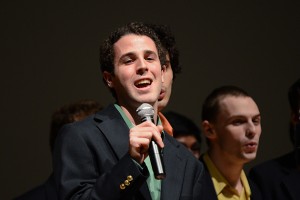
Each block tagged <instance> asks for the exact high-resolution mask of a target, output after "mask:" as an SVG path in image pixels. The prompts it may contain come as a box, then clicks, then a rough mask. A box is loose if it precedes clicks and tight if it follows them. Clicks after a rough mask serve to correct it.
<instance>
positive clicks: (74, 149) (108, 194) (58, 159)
mask: <svg viewBox="0 0 300 200" xmlns="http://www.w3.org/2000/svg"><path fill="white" fill-rule="evenodd" d="M74 126H75V125H73V124H71V125H67V126H65V127H63V129H62V130H61V131H60V134H59V137H58V138H57V140H56V143H55V148H54V153H53V166H54V167H53V168H54V176H55V180H56V187H57V190H58V193H59V197H60V199H99V200H110V199H132V198H133V196H135V194H136V193H137V190H138V189H139V188H140V186H141V185H142V184H143V183H145V181H146V179H147V177H148V176H149V172H148V169H147V167H146V166H143V169H140V168H139V167H138V166H137V165H136V164H135V163H134V161H133V160H132V159H131V157H130V156H129V154H128V153H125V154H124V156H123V157H122V158H120V159H119V160H118V159H115V158H114V159H112V158H109V156H108V155H110V152H111V151H112V150H111V147H110V146H109V145H108V144H107V143H105V142H102V143H101V142H100V143H99V144H98V143H97V145H100V146H101V148H102V152H99V149H97V148H96V143H95V141H91V138H89V137H86V136H85V134H82V133H83V132H86V131H87V130H84V129H83V128H80V127H74ZM98 134H99V133H98ZM99 141H101V140H99ZM99 141H97V142H99ZM96 149H97V150H96ZM110 157H111V156H110ZM112 160H113V161H112Z"/></svg>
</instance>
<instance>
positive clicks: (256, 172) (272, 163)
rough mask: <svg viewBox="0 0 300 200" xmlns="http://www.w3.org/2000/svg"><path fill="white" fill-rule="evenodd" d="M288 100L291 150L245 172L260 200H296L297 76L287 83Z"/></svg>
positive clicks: (299, 192) (299, 186) (299, 151)
mask: <svg viewBox="0 0 300 200" xmlns="http://www.w3.org/2000/svg"><path fill="white" fill-rule="evenodd" d="M288 100H289V106H290V122H289V123H290V139H291V142H292V144H293V147H294V148H293V150H292V151H291V152H289V153H287V154H284V155H282V156H279V157H277V158H274V159H272V160H269V161H266V162H264V163H262V164H259V165H257V166H255V167H253V168H252V169H251V170H250V172H249V177H250V178H251V179H252V180H253V181H254V182H255V183H256V184H257V185H258V187H259V189H260V190H261V193H262V196H263V199H264V200H282V199H284V200H298V199H300V156H299V155H300V79H298V80H297V81H295V82H294V83H293V84H292V85H291V86H290V88H289V90H288Z"/></svg>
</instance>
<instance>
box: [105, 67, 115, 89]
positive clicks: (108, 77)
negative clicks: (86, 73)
mask: <svg viewBox="0 0 300 200" xmlns="http://www.w3.org/2000/svg"><path fill="white" fill-rule="evenodd" d="M103 79H104V80H105V82H106V84H107V86H108V87H110V88H113V87H114V85H113V75H112V74H111V73H109V72H107V71H104V72H103Z"/></svg>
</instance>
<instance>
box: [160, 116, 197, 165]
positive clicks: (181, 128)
mask: <svg viewBox="0 0 300 200" xmlns="http://www.w3.org/2000/svg"><path fill="white" fill-rule="evenodd" d="M164 116H165V117H166V118H167V119H168V121H169V122H170V124H171V126H172V128H173V137H174V138H175V139H176V140H177V141H179V142H180V143H181V144H183V145H184V146H185V147H186V148H187V149H188V150H189V151H190V152H191V153H192V154H193V155H194V156H195V158H197V159H199V158H200V155H201V131H200V129H199V128H198V126H197V125H196V124H195V123H194V122H193V121H192V120H191V119H190V118H188V117H186V116H184V115H182V114H179V113H177V112H174V111H168V112H164Z"/></svg>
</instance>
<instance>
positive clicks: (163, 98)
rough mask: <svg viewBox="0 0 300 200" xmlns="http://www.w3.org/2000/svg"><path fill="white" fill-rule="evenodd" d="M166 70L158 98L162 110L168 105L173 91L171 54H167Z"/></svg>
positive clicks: (159, 108)
mask: <svg viewBox="0 0 300 200" xmlns="http://www.w3.org/2000/svg"><path fill="white" fill-rule="evenodd" d="M166 63H167V64H166V70H165V73H164V82H163V84H162V89H161V92H160V95H159V98H158V110H159V111H161V110H162V109H163V108H164V107H166V106H167V104H168V102H169V99H170V96H171V93H172V84H173V70H172V67H171V63H170V57H169V54H167V56H166Z"/></svg>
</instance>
